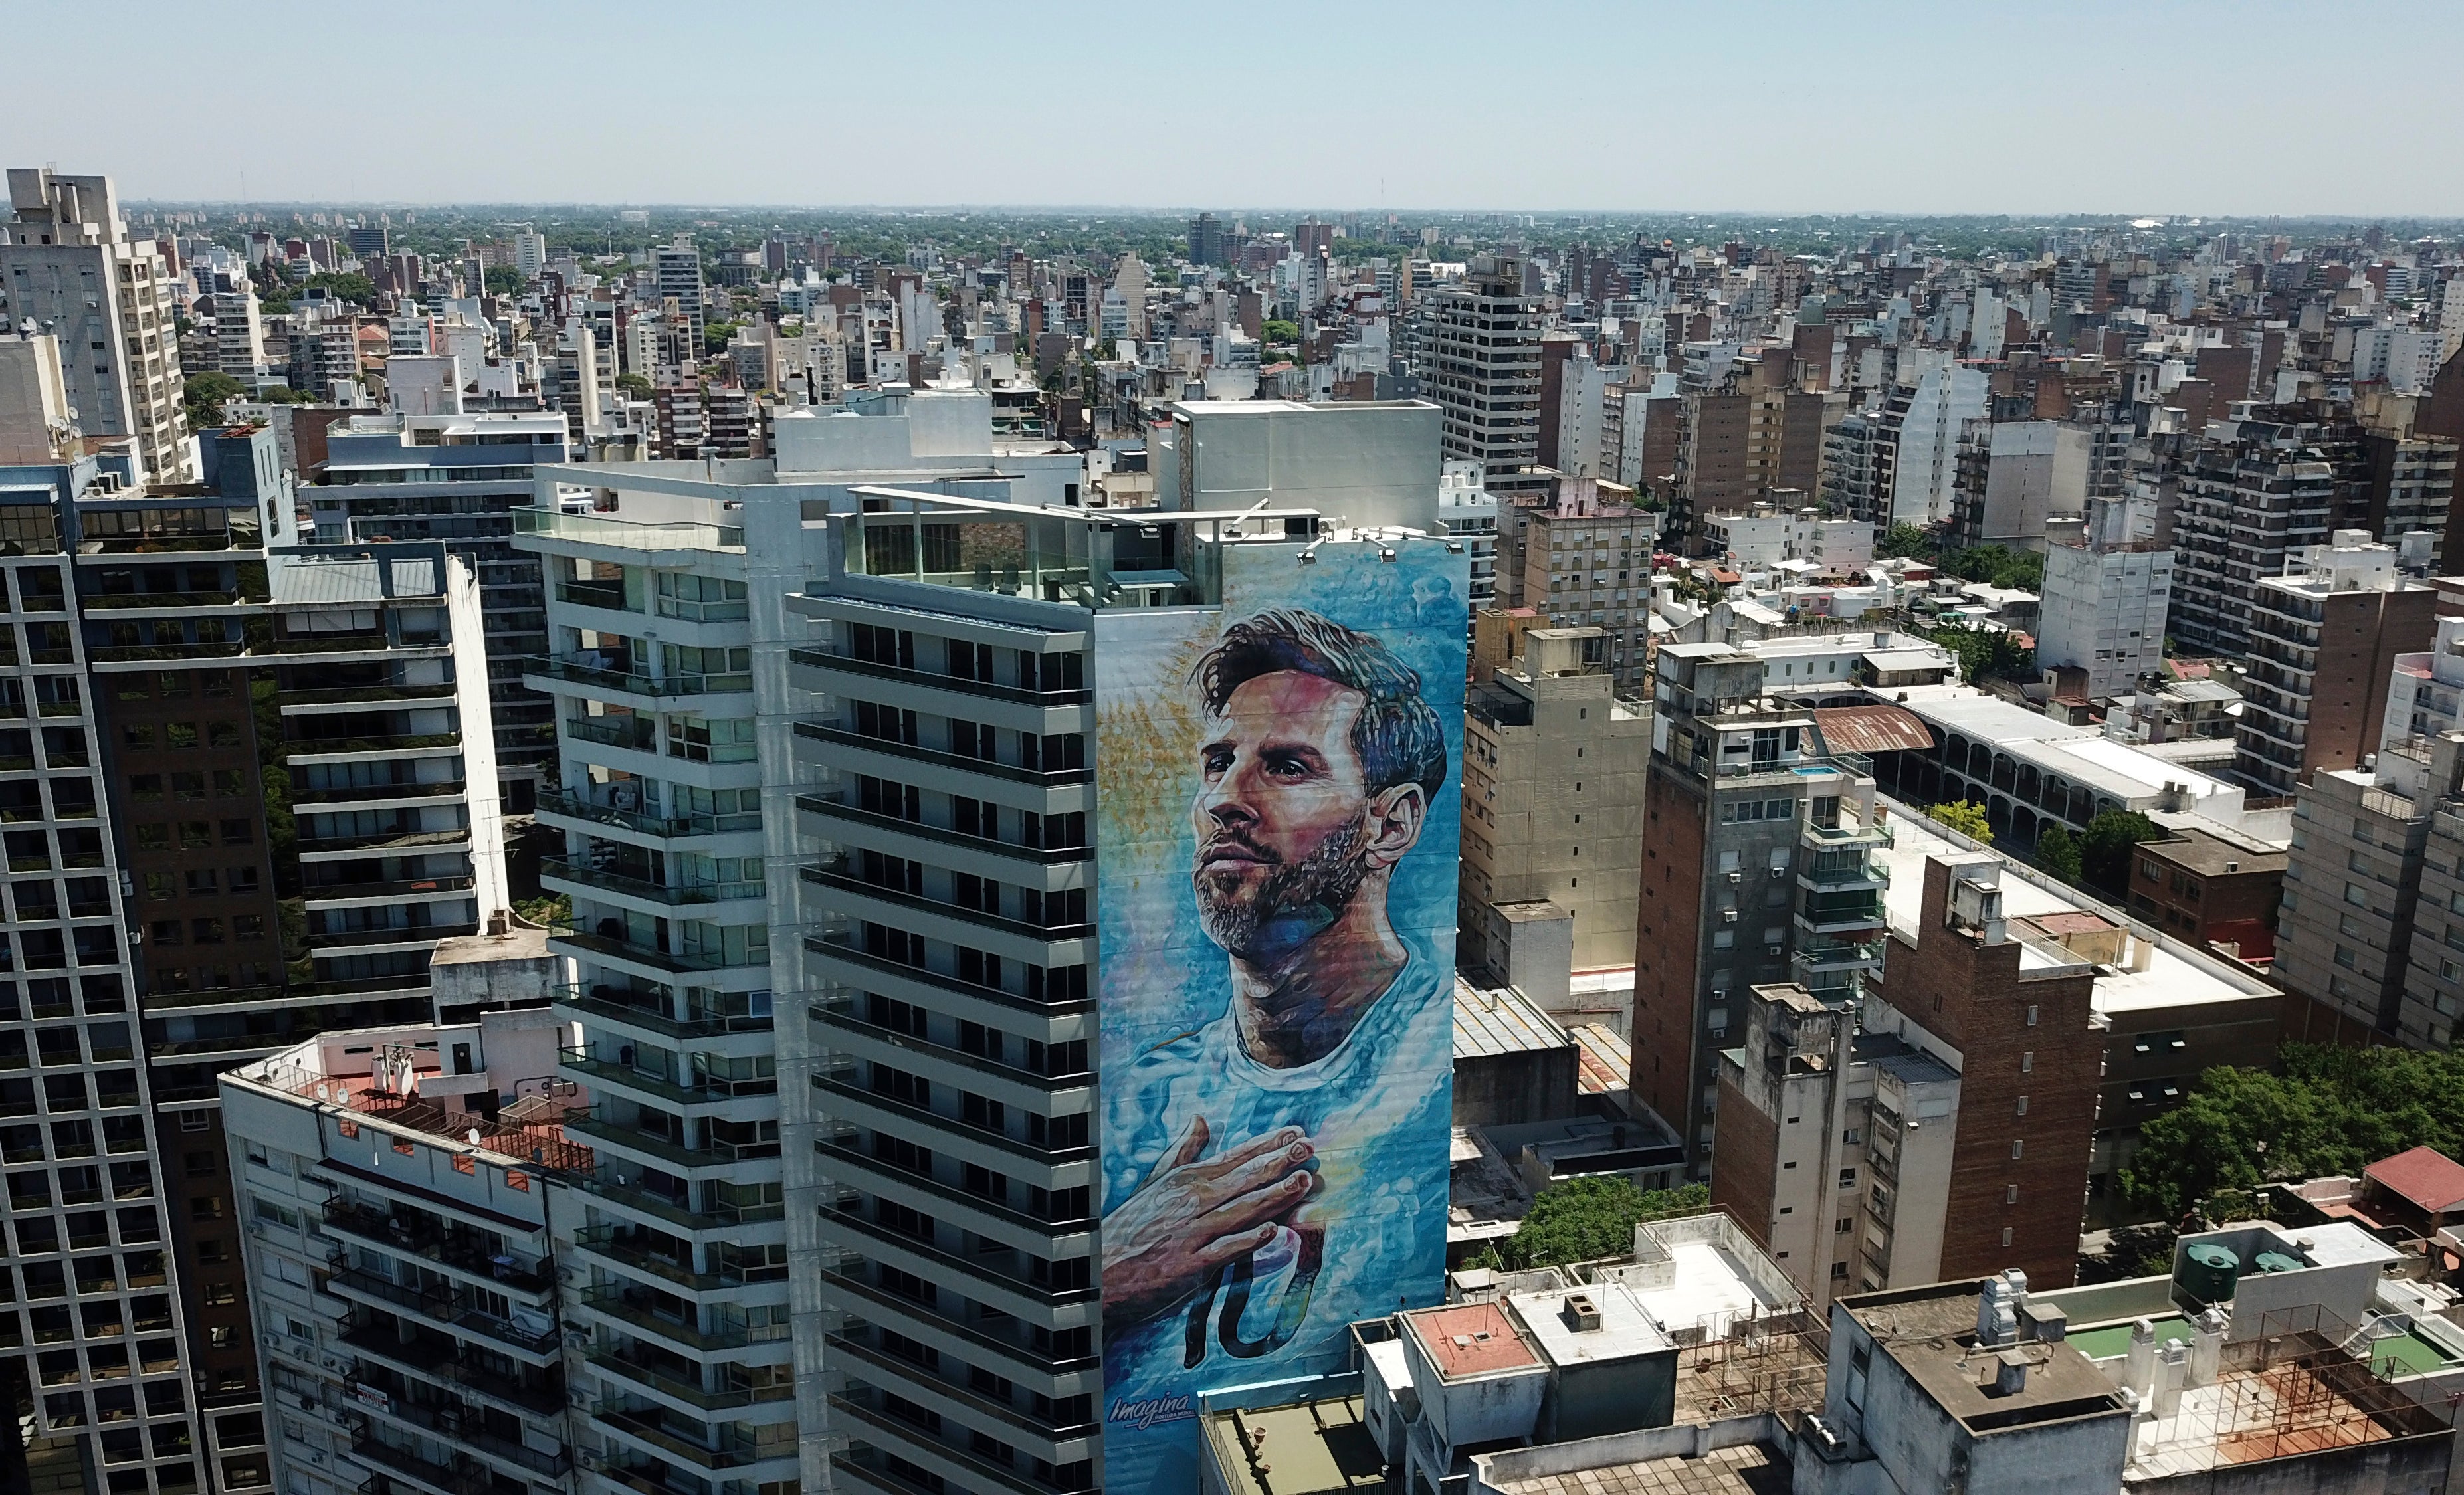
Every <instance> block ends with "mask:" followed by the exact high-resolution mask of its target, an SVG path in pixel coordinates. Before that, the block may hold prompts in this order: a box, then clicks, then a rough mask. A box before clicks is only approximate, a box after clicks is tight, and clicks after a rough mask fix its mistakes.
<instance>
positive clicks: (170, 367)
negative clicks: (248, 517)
mask: <svg viewBox="0 0 2464 1495" xmlns="http://www.w3.org/2000/svg"><path fill="white" fill-rule="evenodd" d="M9 205H10V209H11V217H10V219H9V221H8V222H7V223H5V224H0V322H6V323H8V324H9V325H11V326H22V325H25V324H27V323H32V324H33V327H34V328H35V329H37V330H39V331H43V332H48V333H50V334H52V335H53V336H54V337H56V338H58V339H59V340H60V346H61V351H62V359H61V361H62V363H63V364H64V365H65V366H64V372H65V373H66V375H67V388H68V394H69V404H70V405H72V406H74V407H76V409H77V419H78V422H79V423H80V424H81V425H82V426H83V427H84V429H85V431H86V433H87V434H88V435H91V436H128V437H133V438H135V440H136V443H137V456H138V460H139V462H140V463H141V464H142V465H143V469H144V473H143V475H144V477H145V479H146V480H147V481H151V482H158V483H188V482H194V481H196V479H197V475H198V474H197V460H196V454H195V449H194V448H193V447H192V446H191V445H190V444H189V441H188V420H187V411H186V409H185V408H184V407H183V406H182V405H181V403H180V393H181V389H182V387H183V384H182V380H181V375H180V346H179V333H178V331H177V327H176V323H177V320H178V310H179V308H178V299H177V297H178V294H179V292H178V286H179V281H178V277H177V276H176V275H173V274H172V271H171V266H170V263H169V262H168V261H167V260H166V259H165V257H164V254H163V251H162V247H161V246H160V245H159V244H157V243H156V242H154V241H153V240H151V239H138V238H133V237H131V236H130V234H129V231H128V225H127V223H126V222H125V221H124V220H123V219H122V218H121V216H120V202H119V198H118V196H117V195H116V194H115V193H114V192H113V191H112V187H111V179H110V178H109V177H99V176H91V177H88V176H61V175H58V174H56V173H55V172H53V171H52V170H51V169H50V168H48V167H31V168H19V167H13V166H12V167H11V168H10V171H9Z"/></svg>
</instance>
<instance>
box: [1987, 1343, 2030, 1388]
mask: <svg viewBox="0 0 2464 1495" xmlns="http://www.w3.org/2000/svg"><path fill="white" fill-rule="evenodd" d="M2027 1389H2028V1357H2027V1355H2026V1354H2025V1353H2023V1352H2020V1351H2017V1350H2005V1351H2003V1352H2001V1353H2000V1354H1997V1355H1995V1356H1994V1357H1993V1395H1994V1396H2017V1395H2019V1393H2021V1392H2023V1391H2026V1390H2027Z"/></svg>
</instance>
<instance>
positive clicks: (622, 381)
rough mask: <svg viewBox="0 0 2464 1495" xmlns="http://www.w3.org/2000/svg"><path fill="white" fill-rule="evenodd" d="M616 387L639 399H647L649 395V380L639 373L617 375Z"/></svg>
mask: <svg viewBox="0 0 2464 1495" xmlns="http://www.w3.org/2000/svg"><path fill="white" fill-rule="evenodd" d="M616 387H617V388H619V389H622V390H624V391H625V392H626V393H627V394H629V395H634V396H636V397H638V398H640V399H644V400H647V399H649V397H650V381H649V380H648V379H647V378H644V377H643V376H642V375H640V374H619V375H617V376H616Z"/></svg>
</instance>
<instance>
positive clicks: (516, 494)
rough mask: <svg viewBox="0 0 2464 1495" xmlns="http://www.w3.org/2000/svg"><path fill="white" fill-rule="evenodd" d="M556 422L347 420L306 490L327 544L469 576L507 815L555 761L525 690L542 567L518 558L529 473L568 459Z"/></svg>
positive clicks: (502, 417) (541, 607)
mask: <svg viewBox="0 0 2464 1495" xmlns="http://www.w3.org/2000/svg"><path fill="white" fill-rule="evenodd" d="M568 430H569V428H568V426H567V422H566V418H565V417H563V416H561V415H554V414H548V415H513V414H493V413H490V414H476V415H452V416H448V415H354V416H350V417H348V418H346V419H345V420H343V421H341V422H340V423H338V424H336V425H334V426H332V427H330V428H328V429H327V430H326V434H325V452H326V457H325V461H324V463H323V464H322V465H321V466H319V467H315V468H313V469H312V471H311V472H310V473H308V474H307V475H308V478H309V486H308V487H306V488H304V489H302V490H301V496H303V497H304V498H306V499H307V501H308V504H309V508H310V512H311V513H312V514H313V515H314V516H315V517H316V522H317V534H318V538H319V539H322V540H325V541H328V542H346V541H347V542H353V543H366V542H369V541H373V540H378V539H394V540H412V539H418V540H434V541H437V542H439V543H441V544H443V545H444V546H445V547H446V549H448V550H449V551H451V553H452V554H453V555H454V556H456V557H458V558H460V559H461V561H463V563H464V564H465V565H467V566H468V567H469V568H470V569H471V571H472V573H473V575H474V577H475V578H476V580H477V582H478V585H479V595H480V599H481V602H482V605H483V606H482V612H483V616H484V620H485V621H484V628H485V637H486V641H487V660H486V671H485V672H486V676H487V679H488V693H489V696H490V706H491V718H492V721H493V723H494V728H495V739H496V740H495V768H496V772H497V773H498V774H499V775H501V776H502V782H501V787H502V791H503V793H504V795H505V797H506V799H507V801H508V803H509V806H510V807H511V808H512V809H514V810H515V811H517V812H520V811H525V810H527V809H528V808H529V805H530V796H531V795H532V794H533V793H535V792H536V790H537V786H538V785H539V780H540V779H541V778H542V776H543V775H544V774H545V772H546V768H547V765H548V764H550V763H551V762H553V761H554V759H555V757H556V740H555V739H556V732H555V726H554V714H553V711H552V709H551V706H550V703H549V701H548V700H547V698H546V697H545V696H542V695H540V694H539V693H537V692H534V691H532V690H530V689H528V688H527V687H525V686H524V685H523V684H522V664H523V661H524V660H526V659H529V658H531V657H533V656H536V655H539V654H543V653H545V652H547V612H546V605H547V604H546V595H545V591H544V588H543V587H542V584H541V582H540V577H539V561H537V560H536V559H534V558H533V557H531V556H529V555H526V554H523V553H522V552H520V551H518V550H517V549H515V548H514V544H513V534H514V511H515V510H516V509H517V508H519V507H521V506H523V505H524V504H525V503H526V502H527V501H528V500H529V498H530V495H531V493H532V487H533V473H534V471H535V469H537V468H539V467H540V466H543V465H547V464H553V463H559V462H562V461H563V460H564V459H565V456H566V454H567V452H568V451H569V450H570V448H569V446H568Z"/></svg>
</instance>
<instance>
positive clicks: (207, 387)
mask: <svg viewBox="0 0 2464 1495" xmlns="http://www.w3.org/2000/svg"><path fill="white" fill-rule="evenodd" d="M247 392H248V386H247V385H243V384H241V383H240V382H239V381H238V380H236V379H233V378H232V377H231V375H229V374H220V373H216V372H214V371H213V370H211V369H208V370H206V371H205V372H204V373H200V374H190V375H189V376H188V378H187V385H186V387H184V388H183V389H182V390H181V391H180V401H181V403H182V404H183V405H186V406H187V408H188V429H190V430H208V429H212V428H213V427H216V426H220V425H221V424H222V423H223V402H224V401H226V400H229V399H230V398H231V396H233V395H238V394H246V393H247Z"/></svg>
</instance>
